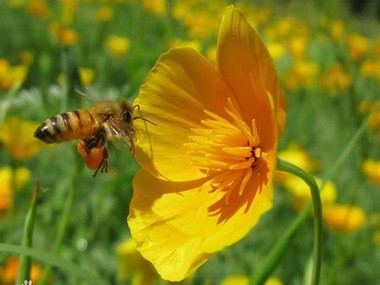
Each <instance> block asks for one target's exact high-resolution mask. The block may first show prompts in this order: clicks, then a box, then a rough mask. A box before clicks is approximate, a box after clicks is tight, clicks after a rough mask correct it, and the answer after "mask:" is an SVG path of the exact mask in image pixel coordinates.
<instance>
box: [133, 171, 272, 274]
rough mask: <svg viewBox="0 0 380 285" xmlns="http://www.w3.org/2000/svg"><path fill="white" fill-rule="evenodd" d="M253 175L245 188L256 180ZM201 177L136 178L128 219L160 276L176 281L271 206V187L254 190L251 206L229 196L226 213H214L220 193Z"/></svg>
mask: <svg viewBox="0 0 380 285" xmlns="http://www.w3.org/2000/svg"><path fill="white" fill-rule="evenodd" d="M259 177H260V176H257V175H252V177H251V178H249V181H248V183H247V187H248V188H247V191H246V192H249V189H252V193H254V191H255V190H256V189H257V187H258V186H259V184H260V181H258V180H260V179H258V178H259ZM205 182H206V181H205V180H204V179H202V180H198V181H192V182H177V183H173V182H167V181H164V180H160V179H157V178H155V177H153V176H151V175H150V174H149V173H148V172H146V171H144V170H140V171H139V172H138V174H137V175H136V176H135V179H134V182H133V184H134V195H133V199H132V203H131V207H130V209H131V210H130V215H129V217H128V224H129V227H130V230H131V235H132V237H133V239H134V240H135V241H136V243H137V248H138V250H139V251H140V252H141V254H142V255H143V256H144V257H145V258H146V259H148V260H149V261H151V262H152V263H153V265H154V266H155V267H156V269H157V271H158V272H159V274H160V275H161V276H162V278H164V279H167V280H170V281H179V280H182V279H184V278H186V277H187V276H189V275H190V274H191V273H192V272H194V271H195V270H196V269H197V268H198V267H199V266H201V265H202V264H203V263H204V262H206V261H207V260H208V259H209V258H210V257H211V256H212V255H213V254H214V253H216V252H217V251H219V250H221V249H223V248H224V247H226V246H228V245H231V244H233V243H235V242H237V241H238V240H240V239H241V238H243V237H244V236H245V235H246V234H247V233H248V231H249V230H250V229H251V228H252V227H253V226H254V225H255V224H256V223H257V222H258V220H259V218H260V216H261V215H262V214H263V213H264V212H266V211H267V210H268V209H269V208H270V207H271V205H272V194H273V193H272V188H271V187H266V184H265V183H264V184H262V185H261V186H262V187H263V188H261V189H260V191H257V192H256V194H255V195H254V199H253V201H252V202H251V204H250V205H249V206H247V205H245V206H244V205H241V204H240V202H241V201H244V199H240V198H241V197H230V198H229V204H228V205H225V204H223V207H224V208H225V209H224V210H225V211H227V212H228V213H221V215H225V216H226V215H227V216H228V219H227V218H224V217H223V219H221V216H219V215H217V214H215V213H214V212H213V209H212V208H213V207H215V205H218V203H220V199H221V197H222V195H224V193H221V192H218V191H214V192H213V191H212V190H213V188H212V186H211V184H208V183H205Z"/></svg>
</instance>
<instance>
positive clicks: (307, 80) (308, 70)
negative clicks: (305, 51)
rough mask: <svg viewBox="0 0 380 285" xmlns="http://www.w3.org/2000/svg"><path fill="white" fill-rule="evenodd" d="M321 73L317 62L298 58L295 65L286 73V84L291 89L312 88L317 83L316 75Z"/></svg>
mask: <svg viewBox="0 0 380 285" xmlns="http://www.w3.org/2000/svg"><path fill="white" fill-rule="evenodd" d="M318 73H319V65H318V63H317V62H313V61H309V60H306V59H297V60H295V62H294V63H293V67H292V69H291V70H289V71H288V72H287V73H285V75H284V80H283V82H284V85H285V86H286V87H287V88H289V89H290V90H297V89H299V88H311V87H313V86H314V85H315V80H316V77H317V75H318Z"/></svg>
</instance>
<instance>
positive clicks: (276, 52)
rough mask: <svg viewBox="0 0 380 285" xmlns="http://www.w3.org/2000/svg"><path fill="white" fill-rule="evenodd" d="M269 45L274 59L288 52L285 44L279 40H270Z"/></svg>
mask: <svg viewBox="0 0 380 285" xmlns="http://www.w3.org/2000/svg"><path fill="white" fill-rule="evenodd" d="M267 47H268V51H269V53H270V55H271V56H272V58H273V60H274V61H276V60H278V59H280V58H281V57H283V56H284V54H285V52H286V50H285V47H284V45H283V44H281V43H279V42H270V43H268V44H267Z"/></svg>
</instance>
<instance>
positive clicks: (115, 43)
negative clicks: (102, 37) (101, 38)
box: [105, 35, 131, 58]
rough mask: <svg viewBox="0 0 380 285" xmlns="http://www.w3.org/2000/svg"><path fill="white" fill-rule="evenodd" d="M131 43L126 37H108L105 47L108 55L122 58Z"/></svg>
mask: <svg viewBox="0 0 380 285" xmlns="http://www.w3.org/2000/svg"><path fill="white" fill-rule="evenodd" d="M130 45H131V41H130V39H129V38H127V37H119V36H113V35H111V36H108V38H107V39H106V42H105V47H106V49H107V50H108V51H109V53H110V54H111V55H112V56H114V57H116V58H121V57H123V56H124V55H125V54H126V53H127V52H128V50H129V48H130Z"/></svg>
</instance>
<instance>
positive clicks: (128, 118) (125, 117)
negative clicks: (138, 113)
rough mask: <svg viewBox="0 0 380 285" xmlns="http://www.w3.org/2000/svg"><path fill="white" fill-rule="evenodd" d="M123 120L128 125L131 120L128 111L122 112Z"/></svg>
mask: <svg viewBox="0 0 380 285" xmlns="http://www.w3.org/2000/svg"><path fill="white" fill-rule="evenodd" d="M123 118H124V121H126V122H127V123H130V122H131V120H132V116H131V112H130V111H129V110H125V111H124V112H123Z"/></svg>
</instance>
